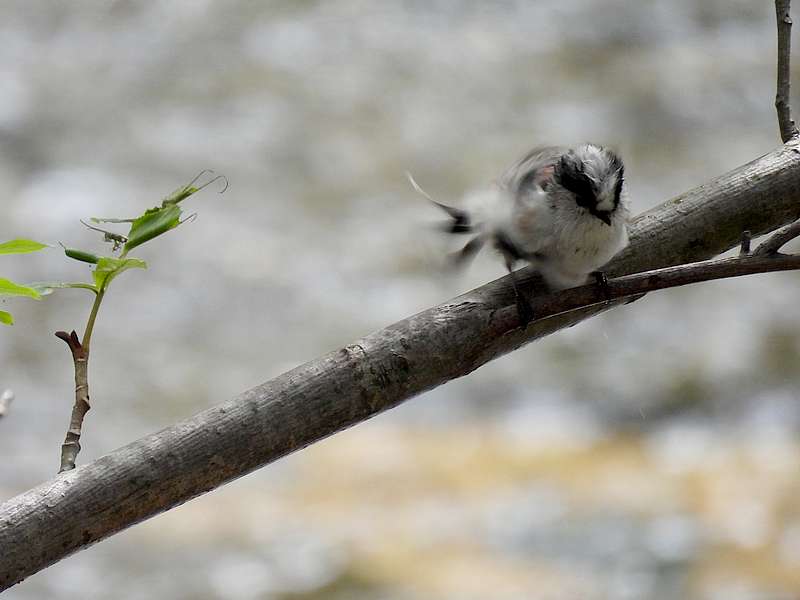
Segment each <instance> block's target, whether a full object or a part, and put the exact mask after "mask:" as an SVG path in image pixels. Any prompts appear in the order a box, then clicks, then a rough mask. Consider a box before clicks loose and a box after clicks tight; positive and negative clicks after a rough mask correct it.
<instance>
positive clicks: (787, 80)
mask: <svg viewBox="0 0 800 600" xmlns="http://www.w3.org/2000/svg"><path fill="white" fill-rule="evenodd" d="M791 4H792V0H775V16H776V19H777V24H778V91H777V94H776V95H775V109H776V110H777V112H778V126H779V127H780V130H781V139H782V140H783V142H784V143H786V142H788V141H789V140H791V139H794V138H795V137H797V136H798V131H797V126H796V125H795V123H794V119H792V109H791V106H790V91H791V52H792V17H791Z"/></svg>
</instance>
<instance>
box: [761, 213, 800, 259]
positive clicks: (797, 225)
mask: <svg viewBox="0 0 800 600" xmlns="http://www.w3.org/2000/svg"><path fill="white" fill-rule="evenodd" d="M798 236H800V220H797V221H795V222H794V223H790V224H789V225H787V226H786V227H783V228H782V229H779V230H778V231H776V232H775V233H773V234H772V235H771V236H770V237H769V238H768V239H767V240H766V241H764V242H762V243H761V244H760V245H759V246H758V248H756V249H755V252H753V255H754V256H769V255H774V254H777V253H778V251H779V250H780V249H781V248H783V246H784V245H785V244H787V243H788V242H790V241H792V240H793V239H794V238H796V237H798Z"/></svg>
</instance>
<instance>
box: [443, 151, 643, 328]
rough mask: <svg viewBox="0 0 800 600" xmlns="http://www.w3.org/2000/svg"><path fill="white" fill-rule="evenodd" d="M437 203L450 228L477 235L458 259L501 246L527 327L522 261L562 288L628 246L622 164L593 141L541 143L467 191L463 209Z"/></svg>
mask: <svg viewBox="0 0 800 600" xmlns="http://www.w3.org/2000/svg"><path fill="white" fill-rule="evenodd" d="M436 204H437V205H438V206H440V207H441V208H442V209H443V210H445V211H447V213H448V214H449V215H450V217H451V218H452V221H451V223H450V224H449V225H448V227H447V231H449V232H450V233H474V234H475V236H474V237H473V238H472V239H471V240H470V241H469V243H467V245H466V246H464V248H463V249H462V250H461V251H460V252H459V253H458V254H457V259H458V261H459V262H465V261H466V260H468V259H470V258H471V257H472V256H473V255H474V254H475V253H476V252H477V251H478V250H480V248H481V247H482V246H483V245H484V244H486V243H490V244H491V245H493V246H494V247H495V248H496V249H497V250H498V251H499V252H500V254H501V255H502V257H503V259H504V261H505V264H506V267H507V268H508V270H509V272H511V274H512V281H513V283H514V291H515V293H516V295H517V306H518V309H519V313H520V320H521V322H522V323H523V325H526V324H527V323H528V322H529V321H530V320H531V318H532V312H531V308H530V303H529V302H528V301H527V300H526V299H525V298H524V297H523V295H522V294H521V293H520V291H519V289H518V287H517V283H516V279H514V278H513V269H514V265H515V264H516V263H517V261H519V260H524V261H527V262H529V263H530V264H532V265H533V266H534V267H536V269H537V270H538V271H539V272H540V273H541V275H542V277H543V278H544V280H545V282H546V283H547V285H548V286H549V287H550V288H551V289H555V290H557V289H565V288H569V287H575V286H578V285H582V284H584V283H586V281H587V279H588V277H589V275H590V274H593V273H598V270H599V269H600V268H601V267H602V266H603V265H605V264H606V263H607V262H608V261H609V260H611V258H612V257H613V256H614V255H615V254H617V253H618V252H619V251H620V250H622V249H623V248H624V247H625V246H626V245H627V244H628V231H627V221H628V216H629V210H628V199H627V193H626V190H625V168H624V166H623V164H622V160H621V159H620V158H619V156H617V154H615V153H614V152H612V151H611V150H608V149H606V148H603V147H602V146H596V145H594V144H582V145H580V146H576V147H575V148H565V147H555V146H553V147H543V148H536V149H534V150H531V151H530V152H529V153H528V154H526V155H525V156H523V157H522V158H521V159H520V160H519V161H517V162H516V163H515V164H514V165H513V166H512V167H511V168H509V169H508V170H507V171H506V172H505V173H504V174H503V175H502V176H501V177H500V178H499V179H498V180H497V181H496V182H495V183H494V184H493V185H492V186H491V187H490V188H488V189H484V190H480V191H478V192H474V193H472V194H470V195H468V196H467V198H466V199H465V208H463V209H461V208H454V207H451V206H446V205H444V204H441V203H438V202H436ZM599 275H600V277H602V275H601V274H599ZM599 281H602V279H599Z"/></svg>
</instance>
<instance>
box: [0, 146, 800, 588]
mask: <svg viewBox="0 0 800 600" xmlns="http://www.w3.org/2000/svg"><path fill="white" fill-rule="evenodd" d="M798 180H800V154H798V153H797V152H795V151H794V150H793V148H791V147H788V146H783V147H781V148H779V149H777V150H775V151H773V152H771V153H769V154H767V155H765V156H763V157H761V158H759V159H757V160H754V161H753V162H751V163H749V164H747V165H744V166H742V167H740V168H738V169H736V170H734V171H732V172H730V173H728V174H725V175H722V176H720V177H718V178H717V179H716V180H714V181H712V182H709V183H707V184H705V185H702V186H700V187H698V188H696V189H694V190H691V191H689V192H687V193H685V194H683V195H681V196H679V197H678V198H675V199H672V200H670V201H668V202H665V203H664V204H662V205H660V206H658V207H656V208H654V209H652V210H650V211H648V212H646V213H644V214H643V215H640V216H639V217H638V218H637V219H635V221H634V222H633V223H632V224H631V228H630V233H631V244H630V246H629V247H628V248H627V249H626V250H625V251H624V252H623V253H621V254H620V256H619V257H617V258H616V259H615V260H614V261H613V262H612V264H611V265H609V268H608V270H607V271H608V274H609V276H611V277H616V279H613V280H612V281H611V282H610V289H611V292H612V293H619V294H623V292H624V297H622V296H620V298H617V299H613V300H607V299H606V298H605V297H599V296H596V294H598V293H599V290H598V289H597V288H596V287H594V286H585V287H583V288H578V289H577V290H567V291H565V292H562V293H560V294H556V295H552V296H546V297H543V298H539V299H538V300H537V302H536V304H534V309H535V310H536V309H538V310H539V311H540V314H541V315H545V314H552V315H553V316H549V317H546V318H542V319H540V320H538V321H536V322H534V323H532V324H531V325H529V326H528V327H527V328H525V329H524V330H523V329H520V328H519V327H517V323H516V306H515V304H514V292H513V289H512V286H511V284H510V278H509V277H508V276H506V277H503V278H502V279H498V280H496V281H493V282H491V283H488V284H486V285H484V286H482V287H480V288H477V289H475V290H472V291H471V292H468V293H466V294H464V295H462V296H460V297H458V298H455V299H453V300H450V301H448V302H445V303H444V304H441V305H439V306H436V307H434V308H431V309H428V310H426V311H424V312H421V313H419V314H417V315H414V316H412V317H409V318H408V319H405V320H403V321H400V322H398V323H395V324H394V325H391V326H389V327H387V328H385V329H383V330H381V331H377V332H375V333H373V334H371V335H368V336H366V337H364V338H362V339H361V340H359V341H357V342H356V343H353V344H350V345H348V346H345V347H344V348H341V349H339V350H336V351H334V352H331V353H329V354H327V355H325V356H323V357H321V358H318V359H316V360H312V361H310V362H308V363H306V364H304V365H301V366H299V367H297V368H296V369H294V370H292V371H289V372H288V373H285V374H283V375H281V376H279V377H277V378H275V379H273V380H271V381H268V382H266V383H264V384H262V385H260V386H258V387H256V388H253V389H252V390H249V391H247V392H245V393H243V394H241V395H240V396H239V397H238V398H235V399H233V400H229V401H228V402H225V403H223V404H220V405H218V406H215V407H212V408H210V409H208V410H206V411H204V412H202V413H200V414H198V415H195V416H194V417H192V418H190V419H187V420H186V421H183V422H181V423H178V424H176V425H174V426H172V427H169V428H167V429H165V430H163V431H161V432H159V433H156V434H153V435H150V436H147V437H145V438H142V439H140V440H138V441H135V442H133V443H131V444H129V445H127V446H125V447H123V448H120V449H118V450H116V451H114V452H112V453H111V454H108V455H106V456H104V457H102V458H100V459H98V460H96V461H94V462H92V463H90V464H87V465H83V466H80V467H78V468H77V469H74V470H71V471H68V472H65V473H62V474H60V475H58V476H57V477H56V478H55V479H53V480H51V481H49V482H47V483H44V484H42V485H40V486H39V487H37V488H34V489H32V490H29V491H28V492H25V493H23V494H21V495H19V496H17V497H16V498H13V499H11V500H9V501H8V502H6V503H5V504H3V505H2V506H0V548H3V552H2V553H0V589H5V588H7V587H9V586H11V585H13V584H14V583H17V582H19V581H21V580H22V579H24V578H25V577H27V576H29V575H31V574H32V573H35V572H37V571H39V570H40V569H42V568H44V567H46V566H48V565H50V564H52V563H54V562H56V561H57V560H60V559H61V558H63V557H65V556H67V555H68V554H70V553H72V552H75V551H76V550H79V549H80V548H83V547H85V546H88V545H90V544H92V543H94V542H97V541H99V540H102V539H104V538H106V537H108V536H110V535H112V534H114V533H116V532H118V531H120V530H122V529H124V528H126V527H129V526H131V525H133V524H135V523H138V522H140V521H142V520H144V519H147V518H149V517H151V516H153V515H156V514H158V513H160V512H162V511H165V510H168V509H169V508H171V507H173V506H176V505H177V504H181V503H183V502H186V501H187V500H189V499H191V498H193V497H195V496H198V495H200V494H202V493H204V492H207V491H209V490H212V489H214V488H215V487H217V486H219V485H221V484H223V483H225V482H228V481H231V480H232V479H235V478H237V477H240V476H242V475H244V474H246V473H248V472H250V471H252V470H254V469H257V468H259V467H261V466H263V465H265V464H267V463H270V462H272V461H274V460H277V459H278V458H280V457H282V456H285V455H286V454H289V453H291V452H293V451H295V450H298V449H300V448H303V447H305V446H307V445H309V444H312V443H314V442H315V441H318V440H320V439H322V438H325V437H327V436H329V435H332V434H333V433H336V432H337V431H340V430H342V429H344V428H346V427H350V426H352V425H354V424H356V423H359V422H361V421H364V420H366V419H368V418H370V417H371V416H373V415H375V414H378V413H380V412H382V411H384V410H387V409H389V408H392V407H394V406H396V405H397V404H399V403H401V402H403V401H404V400H407V399H408V398H411V397H412V396H415V395H417V394H419V393H421V392H424V391H426V390H429V389H431V388H433V387H436V386H438V385H441V384H443V383H445V382H447V381H449V380H451V379H454V378H457V377H461V376H463V375H466V374H468V373H470V372H472V371H474V370H475V369H477V368H478V367H480V366H481V365H483V364H484V363H486V362H488V361H490V360H492V359H494V358H497V357H498V356H501V355H503V354H506V353H507V352H510V351H512V350H514V349H516V348H518V347H520V346H522V345H524V344H527V343H529V342H531V341H533V340H535V339H538V338H540V337H543V336H545V335H548V334H549V333H552V332H554V331H557V330H559V329H562V328H564V327H569V326H571V325H574V324H575V323H578V322H580V321H581V320H583V319H585V318H587V317H590V316H592V315H595V314H598V313H599V312H602V311H604V310H606V309H608V308H610V307H611V306H616V305H618V304H621V303H623V302H624V301H625V298H629V297H630V296H629V294H631V293H634V294H639V293H641V292H642V291H646V290H647V289H654V286H656V285H662V284H664V285H663V286H664V287H666V285H665V282H670V281H672V282H673V284H674V285H678V283H675V282H677V281H678V278H679V277H684V278H687V277H688V276H689V275H688V274H689V273H691V272H694V273H695V275H694V276H695V277H699V275H697V273H700V272H702V269H704V268H709V265H700V266H697V265H694V266H692V268H691V269H688V270H687V268H682V269H683V270H681V268H678V269H677V270H672V271H667V272H660V273H657V274H656V275H657V276H658V277H660V278H661V279H657V280H654V279H652V278H653V276H654V274H653V273H649V274H645V275H644V277H649V278H651V279H650V281H648V282H646V283H647V286H649V287H636V286H637V285H641V280H638V279H637V276H631V278H626V277H623V276H625V275H628V274H630V273H635V272H639V271H649V270H653V269H660V268H664V267H670V266H674V265H678V264H682V263H689V262H696V261H703V260H705V259H708V258H711V257H712V256H715V255H717V254H720V253H721V252H723V251H725V250H728V249H729V248H732V247H734V246H738V245H739V243H740V241H741V235H742V232H743V231H745V230H750V231H751V232H752V233H753V235H754V236H758V235H762V234H764V233H767V232H769V231H772V230H774V229H776V228H777V227H780V226H781V225H783V224H785V223H787V222H790V221H794V220H795V219H797V218H798V217H800V186H798V185H797V181H798ZM734 260H736V261H738V262H733V263H731V261H730V260H729V261H715V262H714V265H716V266H711V267H710V268H711V269H712V270H714V269H718V271H716V272H717V273H718V274H720V273H722V271H723V270H725V269H730V271H727V272H728V273H729V274H734V272H738V274H744V273H743V269H744V270H746V269H751V270H755V271H757V270H759V269H761V270H763V269H765V268H767V265H772V266H776V267H777V266H787V268H788V265H789V264H790V263H789V262H787V261H795V260H796V257H787V258H786V259H784V258H782V257H780V256H777V257H768V256H760V255H757V256H753V257H742V258H740V259H734ZM758 261H761V262H758ZM791 264H792V267H791V268H796V266H795V264H794V263H791ZM755 271H752V272H755ZM707 273H708V272H707ZM516 275H517V277H518V281H520V284H521V285H522V286H523V289H526V291H527V292H530V291H531V288H532V287H533V286H535V285H537V283H538V282H539V280H538V279H537V277H536V275H535V274H534V272H533V270H532V269H529V268H526V269H521V270H520V271H517V272H516ZM720 276H726V275H720ZM670 278H674V279H670ZM696 280H699V279H696ZM637 281H639V283H636V282H637ZM659 282H660V283H659ZM687 282H688V280H687ZM617 286H619V287H617ZM622 286H628V287H622ZM615 289H616V290H617V292H614V290H615ZM637 290H638V291H637ZM581 294H588V295H592V294H595V295H594V296H591V299H593V301H594V300H596V301H597V302H598V303H597V304H594V305H593V306H590V307H588V308H580V309H577V310H572V309H570V308H569V305H568V304H567V301H568V299H569V298H571V297H572V301H573V305H572V306H578V305H581V303H585V301H586V298H581V297H579V296H580V295H581ZM529 295H530V294H529ZM574 295H577V296H578V297H577V298H576V297H573V296H574ZM587 297H588V296H587ZM548 307H549V308H548ZM564 310H567V311H568V312H563V311H564ZM548 311H549V312H548Z"/></svg>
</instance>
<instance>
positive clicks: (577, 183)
mask: <svg viewBox="0 0 800 600" xmlns="http://www.w3.org/2000/svg"><path fill="white" fill-rule="evenodd" d="M558 174H559V179H560V181H561V185H562V186H564V187H565V188H566V189H568V190H569V191H570V192H572V193H573V194H575V196H576V198H575V200H576V202H577V203H578V204H579V205H580V206H591V205H593V204H594V203H595V200H594V197H595V190H594V186H593V184H592V181H591V179H589V177H588V176H587V175H586V173H584V172H583V170H582V169H581V166H580V163H578V162H577V161H576V160H574V159H573V158H572V157H570V156H569V155H567V156H563V157H562V158H561V162H560V163H559V165H558Z"/></svg>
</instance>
